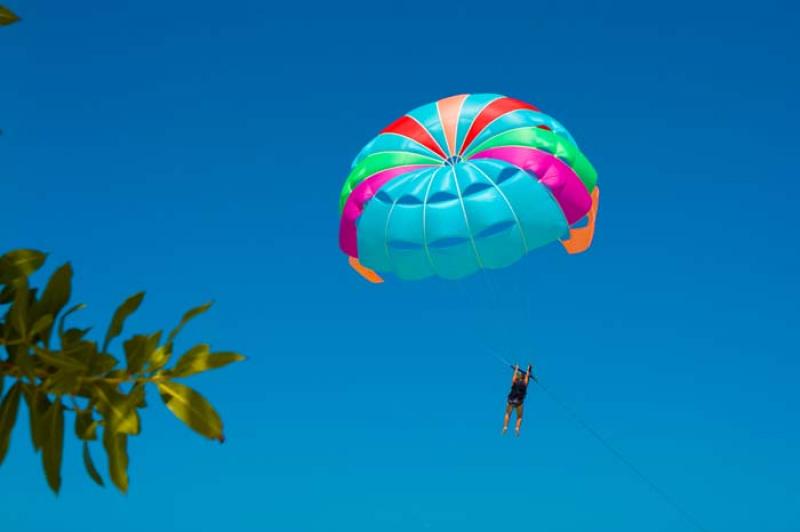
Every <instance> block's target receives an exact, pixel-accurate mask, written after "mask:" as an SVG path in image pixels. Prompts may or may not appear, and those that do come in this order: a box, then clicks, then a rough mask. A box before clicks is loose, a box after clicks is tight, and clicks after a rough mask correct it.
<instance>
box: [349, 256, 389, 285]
mask: <svg viewBox="0 0 800 532" xmlns="http://www.w3.org/2000/svg"><path fill="white" fill-rule="evenodd" d="M347 261H348V262H349V263H350V267H351V268H353V269H354V270H355V271H357V272H358V274H359V275H360V276H361V277H363V278H364V279H366V280H367V281H369V282H371V283H375V284H380V283H382V282H383V279H381V276H380V275H378V274H377V273H375V271H374V270H370V269H369V268H367V267H366V266H364V265H363V264H361V263H360V262H358V259H357V258H355V257H349V258H348V260H347Z"/></svg>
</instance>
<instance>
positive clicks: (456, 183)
mask: <svg viewBox="0 0 800 532" xmlns="http://www.w3.org/2000/svg"><path fill="white" fill-rule="evenodd" d="M599 199H600V190H599V188H598V187H597V172H596V171H595V169H594V167H593V166H592V165H591V163H590V162H589V160H588V159H587V158H586V157H585V156H584V155H583V153H581V151H580V150H579V149H578V146H577V144H576V142H575V140H574V139H573V137H572V135H570V133H569V132H568V131H567V129H566V128H565V127H564V126H562V125H561V124H560V123H559V122H557V121H556V120H555V119H553V118H552V117H550V116H548V115H546V114H544V113H542V112H541V111H540V110H539V109H538V108H536V107H534V106H533V105H530V104H528V103H525V102H522V101H519V100H516V99H514V98H509V97H505V96H501V95H497V94H461V95H457V96H451V97H448V98H444V99H442V100H439V101H437V102H434V103H430V104H427V105H423V106H422V107H419V108H417V109H414V110H413V111H411V112H409V113H407V114H406V115H405V116H403V117H401V118H399V119H398V120H396V121H395V122H393V123H392V124H390V125H389V126H388V127H386V128H385V129H384V130H383V131H381V132H380V134H379V135H378V136H377V137H375V138H374V139H372V140H371V141H370V142H369V143H368V144H367V145H366V146H365V147H364V148H363V149H362V150H361V152H360V153H359V154H358V156H357V157H356V158H355V160H354V161H353V164H352V167H351V171H350V174H349V175H348V176H347V179H346V180H345V183H344V186H343V188H342V192H341V196H340V199H339V209H340V213H341V219H340V227H339V246H340V247H341V249H342V251H343V252H344V253H345V254H346V255H347V256H348V257H349V262H350V265H351V266H352V267H353V268H354V269H355V270H356V271H357V272H358V273H359V274H361V275H362V276H363V277H364V278H365V279H367V280H368V281H370V282H373V283H380V282H382V281H383V279H382V277H381V275H383V274H387V273H391V274H394V275H395V276H397V277H398V278H400V279H408V280H414V279H423V278H427V277H432V276H438V277H441V278H445V279H460V278H463V277H466V276H468V275H471V274H473V273H475V272H477V271H479V270H481V269H498V268H504V267H506V266H509V265H511V264H513V263H514V262H516V261H518V260H520V259H521V258H522V257H524V256H525V255H527V254H528V253H529V252H530V251H533V250H535V249H537V248H540V247H542V246H545V245H547V244H550V243H552V242H556V241H559V242H560V243H561V244H562V245H563V246H564V248H565V249H566V250H567V252H568V253H570V254H574V253H581V252H583V251H585V250H586V249H588V248H589V246H590V245H591V242H592V238H593V236H594V227H595V220H596V216H597V208H598V205H599Z"/></svg>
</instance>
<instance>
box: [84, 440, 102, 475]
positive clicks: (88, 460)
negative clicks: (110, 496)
mask: <svg viewBox="0 0 800 532" xmlns="http://www.w3.org/2000/svg"><path fill="white" fill-rule="evenodd" d="M83 465H84V466H85V467H86V472H87V473H89V476H90V477H92V480H94V481H95V483H96V484H97V485H98V486H105V484H104V483H103V478H102V477H101V476H100V473H98V472H97V468H96V467H94V462H93V461H92V455H91V454H89V442H83Z"/></svg>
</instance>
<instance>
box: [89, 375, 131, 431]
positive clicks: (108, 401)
mask: <svg viewBox="0 0 800 532" xmlns="http://www.w3.org/2000/svg"><path fill="white" fill-rule="evenodd" d="M135 390H136V389H135V388H134V390H132V391H131V394H130V395H127V396H126V395H123V394H121V393H119V392H118V391H116V390H115V389H114V388H112V387H111V386H109V385H103V384H99V383H98V384H97V386H96V387H95V397H96V398H97V400H98V404H97V409H98V410H99V411H100V413H101V414H103V418H104V419H105V422H106V426H107V427H109V428H110V429H111V431H112V432H121V433H124V434H139V413H138V412H137V411H136V405H137V403H138V401H139V400H140V398H141V395H140V393H141V392H136V391H135Z"/></svg>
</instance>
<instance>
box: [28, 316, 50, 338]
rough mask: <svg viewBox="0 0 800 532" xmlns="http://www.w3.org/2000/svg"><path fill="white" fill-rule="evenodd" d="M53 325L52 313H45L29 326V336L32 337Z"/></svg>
mask: <svg viewBox="0 0 800 532" xmlns="http://www.w3.org/2000/svg"><path fill="white" fill-rule="evenodd" d="M51 325H53V315H52V314H45V315H44V316H42V317H41V318H39V319H38V320H36V322H35V323H34V324H33V327H31V332H30V337H31V338H33V337H35V336H36V335H37V334H39V333H42V332H44V331H46V330H48V329H50V326H51Z"/></svg>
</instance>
